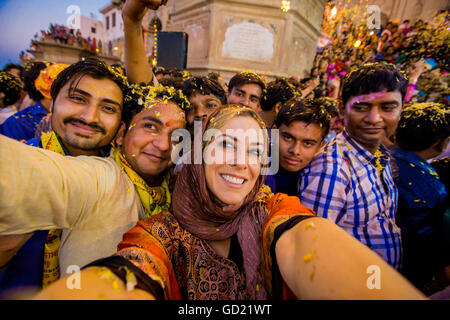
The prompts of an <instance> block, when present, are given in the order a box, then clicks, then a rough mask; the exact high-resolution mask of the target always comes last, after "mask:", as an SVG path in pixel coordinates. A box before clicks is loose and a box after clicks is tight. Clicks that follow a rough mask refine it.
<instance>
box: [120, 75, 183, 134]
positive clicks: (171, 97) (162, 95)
mask: <svg viewBox="0 0 450 320" xmlns="http://www.w3.org/2000/svg"><path fill="white" fill-rule="evenodd" d="M124 100H125V101H129V102H130V103H128V105H127V108H124V109H123V112H122V120H123V121H124V122H125V125H126V126H127V127H129V125H130V124H131V120H132V119H133V117H134V116H135V115H136V114H138V113H139V112H141V111H142V110H143V109H144V108H149V106H150V105H151V104H153V103H155V100H162V101H164V103H167V102H173V103H175V104H176V105H177V106H178V107H179V108H180V109H181V110H183V111H186V110H189V109H190V107H191V104H190V103H189V100H188V99H187V98H186V96H185V95H184V94H183V92H182V91H181V90H179V89H175V88H173V87H170V88H169V87H151V86H143V85H139V84H133V85H130V90H129V91H128V94H127V96H126V97H125V99H124Z"/></svg>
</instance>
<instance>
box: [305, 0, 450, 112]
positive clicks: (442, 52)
mask: <svg viewBox="0 0 450 320" xmlns="http://www.w3.org/2000/svg"><path fill="white" fill-rule="evenodd" d="M363 12H364V11H363V10H362V8H360V7H359V6H355V7H352V8H351V9H348V10H341V11H339V12H338V14H337V16H336V18H334V19H325V21H324V25H323V27H324V36H323V39H325V40H324V41H322V43H323V44H320V43H321V42H320V41H319V46H318V53H317V55H316V56H315V60H314V64H313V68H312V69H311V74H310V76H311V77H312V78H316V77H319V79H320V82H319V84H318V90H317V93H319V94H324V95H332V93H333V92H334V91H336V90H337V89H336V88H338V87H339V80H340V79H341V78H342V77H343V76H345V75H346V74H347V73H348V72H350V70H351V68H352V67H353V66H355V65H361V64H364V63H371V62H386V63H392V64H395V65H396V67H397V68H399V69H400V70H402V71H403V72H405V73H406V74H410V75H411V74H413V75H414V76H413V77H410V78H409V79H410V83H412V84H414V85H415V86H414V90H412V92H411V94H410V95H409V96H408V97H407V102H439V103H444V104H446V105H448V103H449V95H450V92H449V88H448V84H449V80H450V79H449V77H450V76H449V72H448V70H449V56H450V49H449V48H450V29H449V18H448V11H445V10H443V11H440V12H438V13H437V14H436V15H435V16H434V18H433V19H432V20H431V21H430V22H425V21H423V20H421V19H419V20H417V21H415V22H414V23H412V22H411V21H409V20H404V21H403V23H400V22H399V21H396V20H394V21H389V22H387V23H386V25H385V26H380V27H379V28H374V29H369V27H368V24H367V23H366V20H365V19H363V20H362V21H360V22H359V23H358V22H355V18H354V17H355V16H362V15H363ZM421 60H422V61H423V63H422V64H420V65H419V66H418V65H417V64H418V61H421Z"/></svg>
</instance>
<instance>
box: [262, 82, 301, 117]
mask: <svg viewBox="0 0 450 320" xmlns="http://www.w3.org/2000/svg"><path fill="white" fill-rule="evenodd" d="M295 95H298V96H300V95H301V93H300V92H299V91H298V90H297V88H296V87H295V86H294V85H293V84H292V83H290V82H289V81H287V80H285V79H277V80H275V81H272V82H269V84H268V85H267V88H266V92H265V93H264V95H263V96H262V99H261V109H263V110H264V111H270V110H272V109H273V108H274V107H275V105H276V104H277V103H278V102H281V104H282V105H283V104H284V103H285V102H287V101H289V100H290V99H292V98H293V97H294V96H295Z"/></svg>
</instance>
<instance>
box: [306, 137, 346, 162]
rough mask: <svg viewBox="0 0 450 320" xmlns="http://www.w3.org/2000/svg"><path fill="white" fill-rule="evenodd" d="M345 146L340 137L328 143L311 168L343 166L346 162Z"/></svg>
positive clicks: (315, 158) (314, 159)
mask: <svg viewBox="0 0 450 320" xmlns="http://www.w3.org/2000/svg"><path fill="white" fill-rule="evenodd" d="M347 158H348V157H346V150H345V145H344V143H343V141H342V140H341V139H338V137H336V138H334V139H332V140H331V141H330V142H328V143H327V144H326V145H325V147H324V148H323V150H322V152H320V153H319V154H318V155H317V156H315V157H314V158H313V160H312V161H311V164H310V167H316V166H317V167H326V168H328V167H330V166H333V165H337V166H339V165H341V164H343V163H345V162H346V159H347Z"/></svg>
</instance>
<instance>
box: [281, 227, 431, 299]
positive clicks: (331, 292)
mask: <svg viewBox="0 0 450 320" xmlns="http://www.w3.org/2000/svg"><path fill="white" fill-rule="evenodd" d="M276 259H277V263H278V266H279V269H280V272H281V275H282V277H283V280H284V281H285V283H286V284H287V285H288V287H289V288H290V289H291V290H292V291H293V292H294V293H295V295H296V296H297V297H298V298H300V299H377V300H381V299H395V300H397V299H401V300H405V299H406V300H407V299H424V298H425V296H424V295H423V294H422V293H420V292H419V291H418V290H417V289H416V288H415V287H414V286H413V285H412V284H410V283H409V282H408V281H407V280H406V279H405V278H403V276H401V275H400V274H399V273H398V272H397V271H395V270H394V269H393V268H392V267H391V266H389V265H388V264H387V263H385V262H384V261H383V259H382V258H381V257H379V256H378V255H377V254H376V253H374V252H373V251H372V250H370V249H369V248H367V247H366V246H364V245H363V244H362V243H360V242H359V241H357V240H356V239H354V238H353V237H351V236H350V235H348V234H347V233H346V232H345V231H344V230H342V229H341V228H339V227H338V226H337V225H335V224H334V223H333V222H331V221H329V220H328V219H323V218H312V219H307V220H304V221H302V222H300V223H299V224H297V225H296V226H295V227H293V228H292V229H290V230H289V231H286V232H285V233H284V234H283V235H282V236H281V237H280V239H279V240H278V242H277V244H276Z"/></svg>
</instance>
